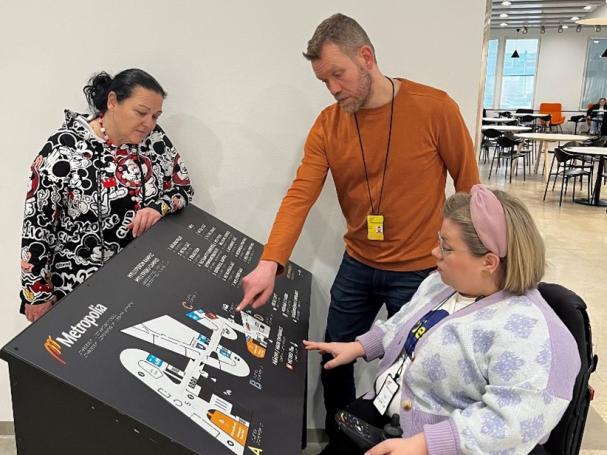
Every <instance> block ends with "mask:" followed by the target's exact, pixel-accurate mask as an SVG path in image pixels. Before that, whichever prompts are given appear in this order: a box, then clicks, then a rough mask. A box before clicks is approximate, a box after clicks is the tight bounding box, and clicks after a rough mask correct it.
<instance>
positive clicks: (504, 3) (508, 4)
mask: <svg viewBox="0 0 607 455" xmlns="http://www.w3.org/2000/svg"><path fill="white" fill-rule="evenodd" d="M502 5H503V6H510V5H512V2H509V1H508V0H506V1H505V2H502Z"/></svg>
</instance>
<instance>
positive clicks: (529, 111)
mask: <svg viewBox="0 0 607 455" xmlns="http://www.w3.org/2000/svg"><path fill="white" fill-rule="evenodd" d="M516 113H517V114H533V109H525V108H519V109H517V110H516Z"/></svg>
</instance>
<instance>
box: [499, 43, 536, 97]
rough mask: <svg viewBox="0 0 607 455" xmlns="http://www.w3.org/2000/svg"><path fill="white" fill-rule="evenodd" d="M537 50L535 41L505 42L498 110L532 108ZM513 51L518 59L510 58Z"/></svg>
mask: <svg viewBox="0 0 607 455" xmlns="http://www.w3.org/2000/svg"><path fill="white" fill-rule="evenodd" d="M537 48H538V40H537V39H509V40H506V50H505V53H504V71H503V75H502V95H501V99H500V108H502V109H516V108H519V107H523V108H531V107H532V106H533V90H534V87H535V73H536V70H537ZM515 50H516V51H517V53H518V54H519V58H512V54H513V53H514V51H515Z"/></svg>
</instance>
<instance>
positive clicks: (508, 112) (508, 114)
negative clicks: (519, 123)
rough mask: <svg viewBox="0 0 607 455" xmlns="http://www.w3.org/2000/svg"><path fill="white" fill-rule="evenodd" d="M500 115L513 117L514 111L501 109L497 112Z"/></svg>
mask: <svg viewBox="0 0 607 455" xmlns="http://www.w3.org/2000/svg"><path fill="white" fill-rule="evenodd" d="M497 116H498V117H507V118H511V117H512V112H510V111H501V112H498V113H497Z"/></svg>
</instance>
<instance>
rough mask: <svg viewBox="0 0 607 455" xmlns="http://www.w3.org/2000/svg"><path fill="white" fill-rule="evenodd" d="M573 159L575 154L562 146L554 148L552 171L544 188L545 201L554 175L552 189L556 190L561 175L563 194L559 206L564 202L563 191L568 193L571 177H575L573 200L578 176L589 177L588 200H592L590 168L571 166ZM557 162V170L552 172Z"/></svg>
mask: <svg viewBox="0 0 607 455" xmlns="http://www.w3.org/2000/svg"><path fill="white" fill-rule="evenodd" d="M572 160H573V155H571V154H569V153H567V152H565V151H564V150H563V149H562V148H560V147H557V148H555V149H554V155H553V156H552V162H551V163H550V171H549V172H548V178H547V180H546V188H544V201H545V200H546V194H547V193H548V185H550V177H551V176H554V181H553V182H552V191H554V187H555V185H556V181H557V179H558V178H559V176H560V177H561V195H560V198H559V207H560V206H561V205H562V203H563V192H564V193H565V194H566V193H567V186H568V185H569V179H571V178H573V196H572V200H573V199H575V184H576V181H577V178H578V177H579V178H580V179H583V178H584V177H587V178H588V201H589V202H590V197H591V194H590V193H591V192H590V181H591V172H590V171H589V170H586V169H583V168H578V167H573V166H571V167H570V166H569V162H570V161H572ZM555 161H556V162H557V167H556V171H555V172H552V169H554V162H555Z"/></svg>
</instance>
